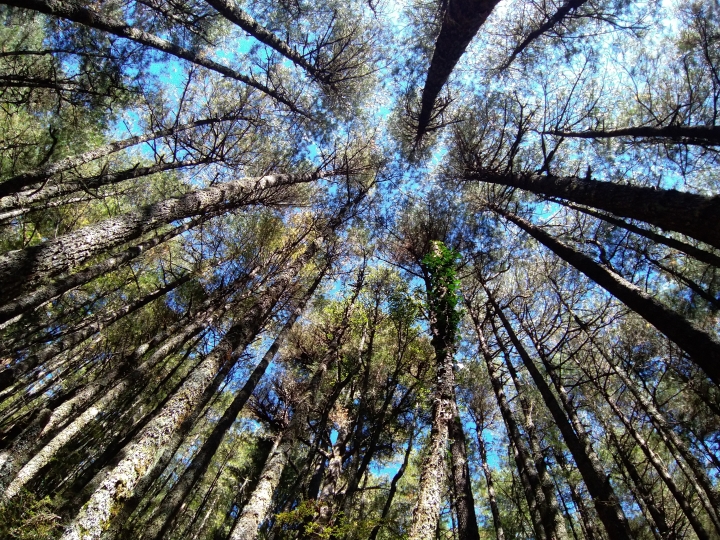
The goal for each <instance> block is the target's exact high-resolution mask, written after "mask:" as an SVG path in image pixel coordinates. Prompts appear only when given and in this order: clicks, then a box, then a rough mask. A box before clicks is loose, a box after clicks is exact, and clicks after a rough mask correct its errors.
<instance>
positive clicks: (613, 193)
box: [464, 170, 720, 248]
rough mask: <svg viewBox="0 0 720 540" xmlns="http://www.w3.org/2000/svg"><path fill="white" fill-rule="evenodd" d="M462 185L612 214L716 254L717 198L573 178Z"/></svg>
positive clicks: (482, 175) (489, 175)
mask: <svg viewBox="0 0 720 540" xmlns="http://www.w3.org/2000/svg"><path fill="white" fill-rule="evenodd" d="M464 178H465V180H476V181H479V182H489V183H491V184H500V185H504V186H510V187H516V188H519V189H523V190H525V191H530V192H532V193H537V194H538V195H544V196H549V197H559V198H561V199H565V200H567V201H571V202H575V203H578V204H584V205H586V206H591V207H593V208H597V209H599V210H605V211H606V212H611V213H612V214H615V215H616V216H619V217H626V218H631V219H636V220H638V221H644V222H645V223H649V224H650V225H655V226H656V227H660V228H661V229H665V230H668V231H675V232H679V233H681V234H684V235H686V236H690V237H691V238H695V239H697V240H700V241H702V242H706V243H707V244H710V245H711V246H713V247H716V248H720V231H718V230H716V229H717V228H716V227H708V226H707V224H708V223H717V222H719V221H720V197H718V196H715V197H706V196H704V195H697V194H695V193H687V192H682V191H676V190H674V189H655V188H650V187H641V186H632V185H622V184H614V183H612V182H601V181H598V180H589V179H584V178H580V177H578V176H565V177H556V176H540V175H538V174H500V173H495V172H492V171H481V170H480V171H466V172H465V174H464Z"/></svg>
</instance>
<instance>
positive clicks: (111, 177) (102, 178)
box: [0, 158, 209, 222]
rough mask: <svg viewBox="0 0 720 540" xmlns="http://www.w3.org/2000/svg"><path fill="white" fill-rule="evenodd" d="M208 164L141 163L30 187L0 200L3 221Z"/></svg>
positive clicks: (185, 162)
mask: <svg viewBox="0 0 720 540" xmlns="http://www.w3.org/2000/svg"><path fill="white" fill-rule="evenodd" d="M208 162H209V159H208V158H202V159H194V160H187V161H173V162H171V163H156V164H155V165H148V166H144V167H141V166H140V165H139V164H138V165H135V166H134V167H130V168H128V169H123V170H120V171H116V172H103V173H100V174H97V175H95V176H90V177H83V178H79V179H73V180H69V181H62V182H59V183H56V184H52V185H47V186H45V187H43V188H42V189H39V188H29V189H26V190H24V191H19V192H17V193H14V194H12V195H10V196H8V197H3V198H2V199H0V222H1V221H8V220H10V219H12V218H16V217H19V216H21V215H24V214H26V213H29V212H32V211H35V210H42V209H43V208H45V207H50V208H52V207H53V206H60V205H63V204H71V202H72V200H73V199H69V200H66V201H63V200H60V201H53V199H56V198H58V197H63V196H66V195H72V194H75V193H90V190H91V189H99V188H101V187H104V186H112V185H114V184H119V183H120V182H124V181H125V180H132V179H134V178H143V177H145V176H150V175H152V174H157V173H159V172H167V171H175V170H177V169H182V168H184V167H193V166H195V165H200V164H203V163H208ZM2 185H3V184H0V186H2ZM97 198H98V197H97V196H90V197H88V198H87V199H80V200H88V201H91V200H96V199H97ZM39 203H45V204H39Z"/></svg>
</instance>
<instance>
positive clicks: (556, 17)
mask: <svg viewBox="0 0 720 540" xmlns="http://www.w3.org/2000/svg"><path fill="white" fill-rule="evenodd" d="M586 2H587V0H566V2H565V3H564V4H563V5H562V6H560V7H559V8H558V10H557V11H556V12H555V13H554V14H553V16H552V17H549V18H548V19H547V20H546V21H545V22H544V23H542V24H541V25H540V26H539V27H538V28H536V29H535V30H533V31H532V32H530V33H529V34H528V35H527V36H526V37H525V39H523V40H522V41H521V42H520V43H519V44H518V45H517V46H516V47H515V48H514V49H513V52H512V53H510V58H508V59H507V60H506V61H505V62H503V65H502V66H501V67H500V69H501V70H505V69H507V68H509V67H510V64H512V63H513V61H514V60H515V59H516V58H517V57H518V55H519V54H521V53H522V52H523V51H524V50H525V49H527V48H528V46H529V45H530V44H531V43H532V42H533V41H535V40H536V39H538V38H539V37H540V36H542V35H543V34H544V33H545V32H547V31H548V30H551V29H552V28H553V27H554V26H555V25H557V24H559V23H561V22H562V21H563V19H565V17H567V16H568V15H569V14H570V12H571V11H574V10H576V9H577V8H579V7H580V6H582V5H583V4H584V3H586Z"/></svg>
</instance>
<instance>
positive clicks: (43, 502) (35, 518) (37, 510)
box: [0, 490, 62, 540]
mask: <svg viewBox="0 0 720 540" xmlns="http://www.w3.org/2000/svg"><path fill="white" fill-rule="evenodd" d="M52 508H53V505H52V502H51V501H50V498H49V497H45V498H44V499H38V498H36V497H35V495H33V494H32V493H30V492H29V491H26V490H23V491H22V492H20V493H19V494H18V495H17V496H16V497H15V498H13V499H12V500H11V501H9V502H7V503H4V504H2V505H0V538H3V539H6V540H11V539H12V540H35V539H37V540H40V539H45V538H52V537H53V536H55V535H57V534H59V533H60V531H61V530H62V524H61V523H60V516H57V515H55V514H54V513H53V512H51V509H52Z"/></svg>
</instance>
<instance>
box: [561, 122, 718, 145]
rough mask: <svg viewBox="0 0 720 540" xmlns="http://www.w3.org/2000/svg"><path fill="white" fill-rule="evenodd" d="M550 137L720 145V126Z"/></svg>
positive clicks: (647, 128) (641, 128)
mask: <svg viewBox="0 0 720 540" xmlns="http://www.w3.org/2000/svg"><path fill="white" fill-rule="evenodd" d="M547 133H548V134H549V135H556V136H559V137H575V138H580V139H610V138H614V137H635V138H637V137H640V138H651V139H660V140H667V141H672V142H674V143H677V144H697V145H700V146H708V145H710V146H718V145H720V126H662V127H655V126H637V127H626V128H618V129H608V130H592V129H590V130H587V131H561V130H555V131H548V132H547Z"/></svg>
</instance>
